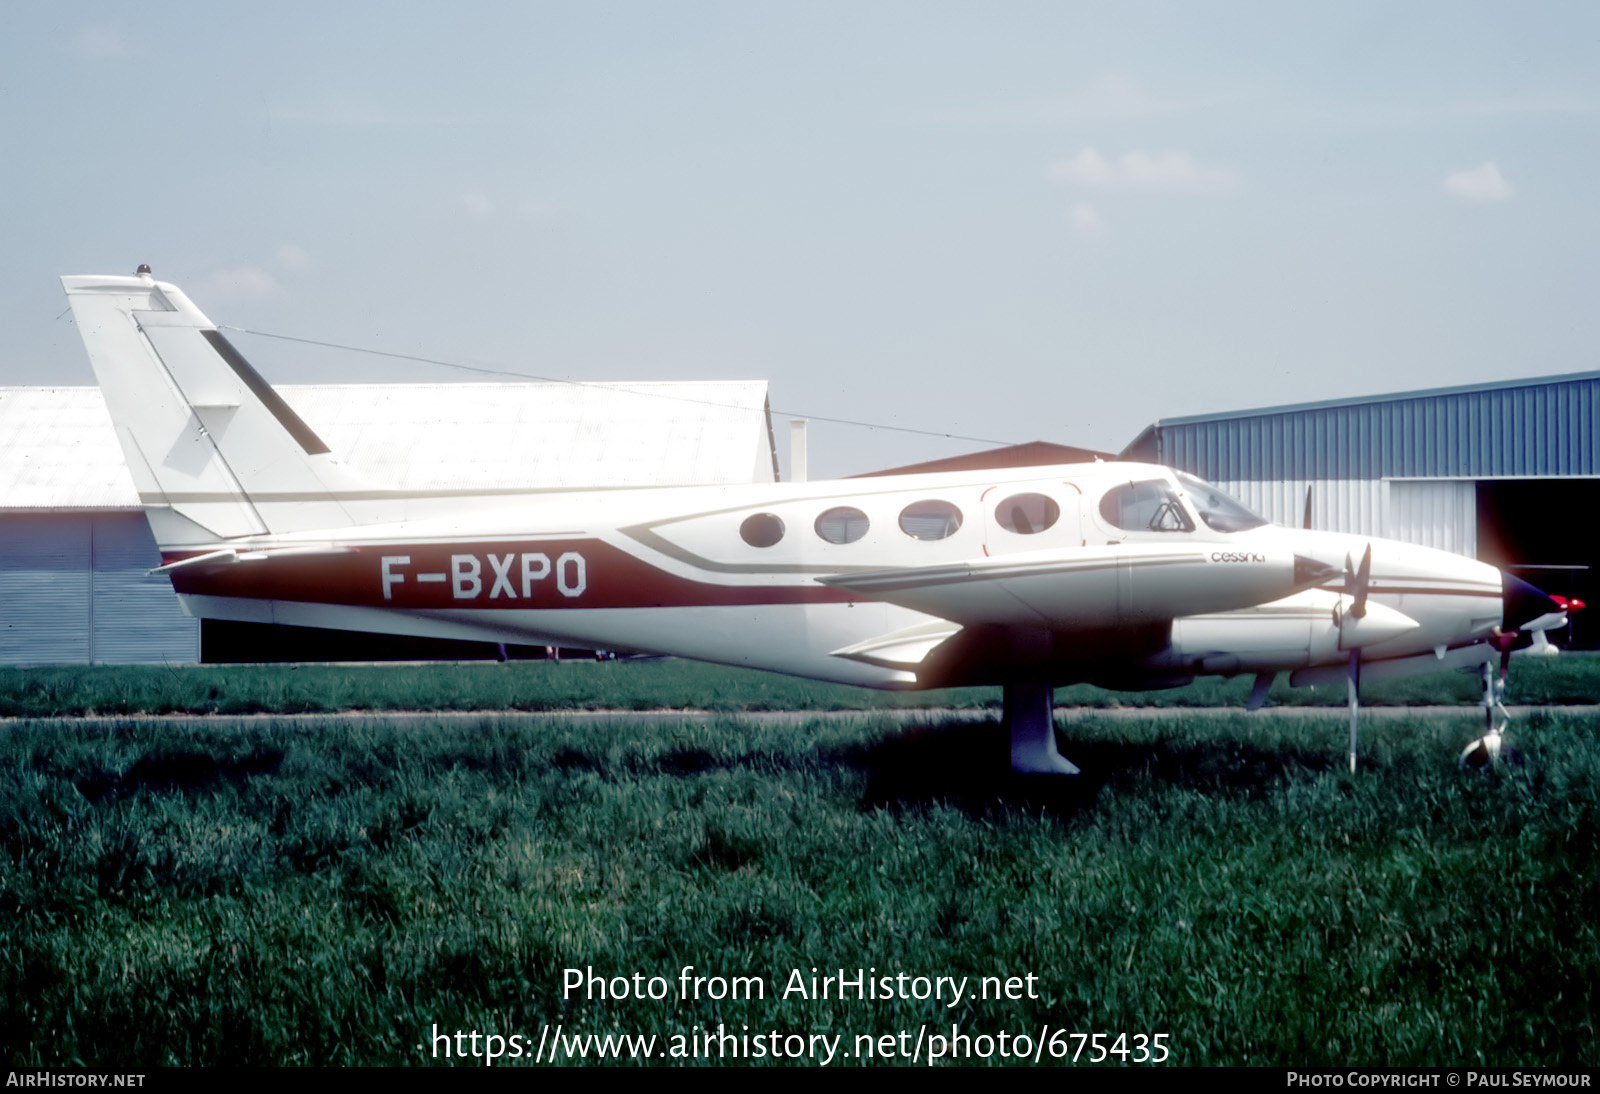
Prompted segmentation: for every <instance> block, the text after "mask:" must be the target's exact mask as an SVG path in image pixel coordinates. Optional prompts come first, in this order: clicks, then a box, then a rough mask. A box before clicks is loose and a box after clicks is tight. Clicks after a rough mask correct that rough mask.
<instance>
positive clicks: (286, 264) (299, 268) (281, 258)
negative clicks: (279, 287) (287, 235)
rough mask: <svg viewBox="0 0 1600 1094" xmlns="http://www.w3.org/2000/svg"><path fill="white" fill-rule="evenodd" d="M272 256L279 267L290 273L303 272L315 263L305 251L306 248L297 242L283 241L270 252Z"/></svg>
mask: <svg viewBox="0 0 1600 1094" xmlns="http://www.w3.org/2000/svg"><path fill="white" fill-rule="evenodd" d="M272 257H273V259H274V261H276V262H277V264H278V265H279V266H280V267H282V268H283V269H285V270H288V271H289V272H290V273H305V272H306V271H307V270H309V269H311V267H312V266H314V265H316V263H314V262H313V261H312V260H311V256H310V255H309V254H307V253H306V249H305V248H304V247H302V246H300V245H299V244H298V243H285V244H284V245H283V246H281V247H279V248H278V249H277V250H276V251H274V252H272Z"/></svg>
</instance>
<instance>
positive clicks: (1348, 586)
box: [1344, 543, 1372, 619]
mask: <svg viewBox="0 0 1600 1094" xmlns="http://www.w3.org/2000/svg"><path fill="white" fill-rule="evenodd" d="M1371 580H1372V544H1370V543H1369V544H1367V549H1366V551H1365V552H1363V553H1362V555H1361V568H1360V569H1359V570H1355V571H1354V572H1352V570H1351V566H1350V556H1349V555H1345V556H1344V591H1345V595H1346V596H1348V597H1349V598H1350V600H1351V602H1352V603H1351V604H1350V615H1351V616H1352V617H1353V618H1355V619H1361V618H1363V617H1365V616H1366V614H1367V585H1368V583H1369V582H1370V581H1371Z"/></svg>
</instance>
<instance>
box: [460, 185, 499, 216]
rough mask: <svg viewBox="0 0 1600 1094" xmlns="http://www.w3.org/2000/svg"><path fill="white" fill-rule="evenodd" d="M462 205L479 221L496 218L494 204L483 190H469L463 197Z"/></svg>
mask: <svg viewBox="0 0 1600 1094" xmlns="http://www.w3.org/2000/svg"><path fill="white" fill-rule="evenodd" d="M461 204H463V205H465V206H466V208H467V212H468V213H469V214H471V215H472V216H474V217H477V218H478V219H479V220H488V219H489V218H490V217H492V216H494V202H493V201H491V200H489V196H488V195H487V194H485V193H484V192H483V191H482V190H468V191H467V192H466V193H465V194H462V195H461Z"/></svg>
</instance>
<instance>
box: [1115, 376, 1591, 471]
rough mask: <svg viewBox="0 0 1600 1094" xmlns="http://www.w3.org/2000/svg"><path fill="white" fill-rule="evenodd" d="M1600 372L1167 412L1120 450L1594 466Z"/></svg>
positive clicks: (1215, 462) (1207, 464)
mask: <svg viewBox="0 0 1600 1094" xmlns="http://www.w3.org/2000/svg"><path fill="white" fill-rule="evenodd" d="M1597 411H1600V372H1574V373H1568V374H1566V375H1562V376H1543V377H1538V378H1536V379H1531V380H1508V381H1501V382H1498V383H1489V384H1466V385H1462V386H1459V387H1441V388H1432V389H1430V390H1427V391H1402V392H1397V393H1394V394H1391V395H1372V396H1368V397H1365V398H1358V399H1329V400H1325V401H1323V402H1315V403H1298V404H1295V405H1292V406H1274V407H1262V408H1259V409H1255V410H1239V411H1233V412H1231V413H1223V414H1196V415H1192V416H1189V417H1184V418H1163V419H1162V420H1160V421H1157V422H1154V423H1152V424H1151V425H1149V426H1147V427H1146V428H1145V430H1144V432H1142V433H1140V434H1139V436H1138V437H1137V438H1135V439H1134V441H1133V443H1132V444H1130V445H1128V447H1127V448H1126V449H1124V450H1123V452H1122V457H1123V458H1124V459H1137V460H1144V461H1148V462H1151V463H1162V464H1167V465H1169V466H1171V467H1176V468H1179V469H1181V470H1184V471H1190V472H1193V473H1194V474H1197V475H1200V476H1201V477H1203V478H1207V479H1212V480H1216V481H1219V482H1230V481H1242V480H1271V479H1379V478H1524V477H1539V476H1558V475H1600V431H1597V429H1596V424H1595V416H1596V412H1597Z"/></svg>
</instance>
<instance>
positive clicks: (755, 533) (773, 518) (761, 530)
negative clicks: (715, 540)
mask: <svg viewBox="0 0 1600 1094" xmlns="http://www.w3.org/2000/svg"><path fill="white" fill-rule="evenodd" d="M739 538H740V539H742V540H744V541H745V542H746V543H748V544H749V545H750V546H752V547H771V546H772V545H773V544H774V543H777V542H778V541H779V540H780V539H782V538H783V521H781V520H779V519H778V516H777V514H775V513H757V514H756V515H755V516H753V517H745V518H744V523H743V524H741V525H739Z"/></svg>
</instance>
